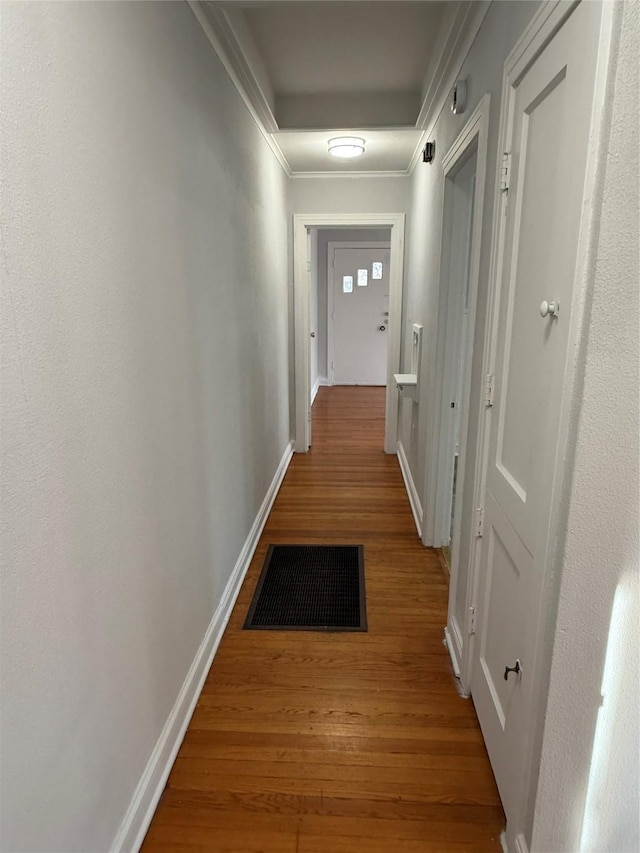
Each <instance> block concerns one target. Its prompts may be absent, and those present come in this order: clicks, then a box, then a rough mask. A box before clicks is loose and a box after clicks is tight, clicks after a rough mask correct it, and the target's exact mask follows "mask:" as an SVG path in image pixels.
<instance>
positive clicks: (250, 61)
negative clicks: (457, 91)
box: [187, 0, 492, 179]
mask: <svg viewBox="0 0 640 853" xmlns="http://www.w3.org/2000/svg"><path fill="white" fill-rule="evenodd" d="M227 2H228V0H227ZM239 2H244V0H239ZM254 2H255V0H254ZM329 2H330V0H329ZM187 3H188V4H189V6H190V8H191V10H192V12H193V14H194V16H195V18H196V20H197V21H198V23H199V24H200V26H201V27H202V30H203V31H204V33H205V35H206V36H207V39H208V40H209V42H210V44H211V46H212V47H213V49H214V50H215V52H216V54H217V56H218V58H219V59H220V61H221V62H222V64H223V66H224V68H225V70H226V72H227V74H228V75H229V77H230V79H231V81H232V82H233V84H234V86H235V87H236V89H237V90H238V93H239V94H240V96H241V98H242V100H243V101H244V104H245V106H246V107H247V109H248V110H249V113H250V114H251V117H252V118H253V120H254V122H255V123H256V125H257V127H258V129H259V130H260V132H261V133H262V135H263V137H264V139H265V141H266V143H267V144H268V145H269V147H270V148H271V150H272V151H273V153H274V155H275V157H276V158H277V160H278V162H279V164H280V165H281V167H282V169H283V170H284V172H285V174H286V175H287V176H288V177H293V178H297V179H299V178H312V179H316V178H350V179H353V178H371V177H382V178H388V177H394V178H398V177H407V176H408V175H411V174H412V173H413V170H414V169H415V167H416V165H417V163H418V162H419V159H420V154H421V151H422V149H423V147H424V143H425V140H426V139H428V137H429V134H430V133H431V132H432V131H433V126H434V125H435V122H436V121H437V118H438V116H439V114H440V112H441V111H442V108H443V107H444V105H445V103H446V101H447V98H448V95H449V92H450V91H451V89H452V88H453V85H454V83H455V80H456V78H457V76H458V74H459V71H460V68H461V67H462V65H463V63H464V61H465V59H466V57H467V55H468V53H469V50H470V49H471V46H472V44H473V42H474V40H475V38H476V35H477V33H478V30H479V29H480V27H481V26H482V23H483V21H484V19H485V17H486V14H487V12H488V10H489V7H490V6H491V3H492V0H466V2H463V3H460V4H455V6H454V5H453V4H452V10H453V11H452V12H451V15H450V20H449V22H448V26H447V30H446V36H445V37H444V38H442V39H441V40H440V44H441V45H442V46H441V49H440V51H439V52H438V54H437V56H436V57H435V58H434V61H433V62H432V63H431V66H430V68H429V73H428V83H427V85H426V88H425V92H424V96H423V98H422V102H421V107H420V112H419V115H418V119H417V121H416V124H415V126H414V127H415V128H416V129H417V130H422V131H423V132H422V133H421V134H420V138H419V140H418V142H417V145H416V147H415V150H414V151H413V153H412V155H411V157H410V158H409V161H408V164H407V168H406V169H401V170H392V171H364V170H363V171H350V172H345V171H339V172H338V171H318V172H311V171H309V172H302V171H295V172H294V171H293V170H292V168H291V166H290V164H289V161H288V160H287V158H286V156H285V155H284V153H283V151H282V149H281V148H280V146H279V145H278V142H277V139H276V137H275V136H274V134H275V133H279V132H281V131H280V128H279V127H278V123H277V121H276V118H275V115H274V112H273V109H272V104H273V101H274V96H273V92H271V91H265V89H268V88H269V86H268V81H267V80H264V81H263V82H262V84H261V80H260V78H261V76H262V77H264V76H265V75H264V74H261V73H260V72H261V70H262V69H257V67H256V64H258V65H261V62H260V58H259V54H258V51H257V48H256V46H255V44H253V40H252V37H251V34H250V32H249V31H248V29H247V28H246V27H244V25H243V20H244V19H243V18H242V12H241V9H240V8H238V9H231V10H230V9H225V8H222V7H221V6H219V5H217V4H216V3H212V2H208V0H187ZM250 42H251V43H250ZM402 129H406V128H402ZM305 130H306V129H305ZM319 130H326V128H319ZM369 130H371V129H370V128H369ZM380 130H391V128H380ZM283 132H286V131H283ZM292 132H293V129H292ZM295 132H299V131H298V130H296V131H295Z"/></svg>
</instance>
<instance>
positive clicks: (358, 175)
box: [290, 169, 409, 179]
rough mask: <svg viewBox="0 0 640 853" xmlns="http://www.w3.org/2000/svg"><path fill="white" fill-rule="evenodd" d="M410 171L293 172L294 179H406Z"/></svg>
mask: <svg viewBox="0 0 640 853" xmlns="http://www.w3.org/2000/svg"><path fill="white" fill-rule="evenodd" d="M408 176H409V170H408V169H403V170H400V171H395V172H391V171H390V172H380V171H378V172H365V171H362V172H292V173H291V175H290V177H292V178H297V179H300V178H351V179H353V178H406V177H408Z"/></svg>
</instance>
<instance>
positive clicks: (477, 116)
mask: <svg viewBox="0 0 640 853" xmlns="http://www.w3.org/2000/svg"><path fill="white" fill-rule="evenodd" d="M489 107H490V97H489V95H488V94H486V95H484V97H483V98H482V99H481V101H480V103H479V104H478V106H477V107H476V109H475V110H474V111H473V113H472V114H471V116H470V118H469V120H468V121H467V123H466V124H465V126H464V128H463V129H462V131H461V132H460V133H459V134H458V136H457V137H456V139H455V141H454V142H453V144H452V145H451V147H450V148H449V150H448V151H447V153H446V154H445V156H444V158H443V160H442V180H443V181H444V183H445V186H446V181H447V179H448V178H449V176H450V175H452V173H453V172H454V171H455V170H456V168H457V166H458V164H459V163H460V162H461V161H462V160H463V159H464V158H465V157H466V156H467V152H468V151H469V149H470V148H471V147H472V146H474V145H475V146H476V147H477V153H476V184H475V192H474V198H473V207H474V213H473V230H472V234H471V255H470V264H469V313H468V331H469V341H468V345H467V351H466V358H465V364H464V365H463V371H464V387H463V394H462V400H461V401H460V404H461V410H462V422H461V429H460V457H459V461H458V488H457V490H458V493H459V498H458V504H459V505H460V503H461V499H462V494H463V488H464V469H465V462H466V457H467V447H466V445H467V436H468V432H469V401H470V397H471V370H472V364H473V341H474V331H475V324H476V305H477V296H478V287H479V281H480V258H481V251H482V227H483V208H484V195H485V183H486V174H487V148H488V136H489ZM442 196H443V208H442V216H441V220H442V222H443V224H444V218H445V211H444V205H445V203H446V200H447V193H446V191H445V192H443V194H442ZM445 236H446V235H445ZM449 251H450V246H449V243H448V241H447V240H446V239H445V240H443V242H442V247H441V255H440V270H439V275H438V277H439V285H438V309H437V323H436V336H435V363H436V366H437V367H436V389H435V394H434V403H435V405H434V407H433V413H432V420H431V428H430V429H429V431H428V435H429V436H430V442H429V443H428V446H427V458H428V459H429V464H428V465H427V470H426V472H425V483H424V501H425V526H424V530H423V541H424V542H425V544H428V545H433V546H434V547H436V548H439V547H441V546H442V545H443V544H445V543H444V542H442V541H440V531H439V526H440V525H439V524H438V519H439V518H440V517H441V516H442V503H443V496H442V494H441V490H440V489H439V488H438V483H439V480H440V479H441V473H442V470H443V468H444V467H445V465H446V464H448V461H445V460H444V458H443V453H444V448H443V438H444V436H443V429H442V415H443V409H444V405H445V402H444V399H443V394H444V392H445V382H444V371H445V370H446V368H447V365H446V364H445V348H446V319H447V318H446V313H447V311H446V301H445V299H443V295H444V293H445V292H446V291H447V290H448V274H449V270H448V267H446V265H445V264H444V263H443V261H444V260H445V259H446V256H448V254H449ZM454 533H455V531H454ZM458 550H459V531H458V536H457V537H456V536H454V538H453V540H452V543H451V552H452V555H453V553H454V551H455V552H457V551H458ZM456 568H457V567H456ZM452 569H453V565H452ZM452 576H453V572H452ZM452 587H455V583H454V584H452Z"/></svg>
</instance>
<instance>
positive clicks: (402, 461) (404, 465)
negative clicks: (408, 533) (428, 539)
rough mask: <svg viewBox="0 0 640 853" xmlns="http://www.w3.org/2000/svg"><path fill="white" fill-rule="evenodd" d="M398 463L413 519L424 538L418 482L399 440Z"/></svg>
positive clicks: (419, 534)
mask: <svg viewBox="0 0 640 853" xmlns="http://www.w3.org/2000/svg"><path fill="white" fill-rule="evenodd" d="M398 463H399V465H400V471H401V472H402V479H403V480H404V485H405V488H406V490H407V495H408V496H409V504H410V505H411V512H412V513H413V520H414V521H415V523H416V528H417V530H418V536H420V537H421V538H422V520H423V515H422V505H421V503H420V498H419V497H418V490H417V489H416V484H415V483H414V482H413V477H412V476H411V469H410V468H409V462H408V461H407V454H406V453H405V452H404V447H403V446H402V442H401V441H399V442H398Z"/></svg>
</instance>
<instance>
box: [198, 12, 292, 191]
mask: <svg viewBox="0 0 640 853" xmlns="http://www.w3.org/2000/svg"><path fill="white" fill-rule="evenodd" d="M187 3H188V4H189V7H190V9H191V11H192V12H193V14H194V16H195V18H196V20H197V22H198V23H199V24H200V26H201V27H202V30H203V32H204V34H205V35H206V37H207V39H208V40H209V43H210V44H211V47H212V48H213V49H214V50H215V52H216V54H217V56H218V58H219V59H220V62H222V65H223V66H224V69H225V71H226V72H227V74H228V75H229V77H230V79H231V82H232V83H233V84H234V86H235V87H236V89H237V90H238V94H239V95H240V97H241V98H242V100H243V101H244V104H245V106H246V108H247V109H248V110H249V113H250V114H251V117H252V118H253V120H254V122H255V123H256V125H257V127H258V130H259V131H260V132H261V133H262V135H263V137H264V139H265V141H266V143H267V145H268V146H269V148H271V150H272V151H273V153H274V154H275V156H276V159H277V160H278V163H280V165H281V166H282V168H283V170H284V172H285V174H286V175H287V177H291V174H292V173H291V168H290V166H289V163H288V162H287V159H286V157H285V156H284V154H283V153H282V151H281V150H280V146H279V145H278V143H277V142H276V140H275V139H274V137H273V136H272V134H271V133H270V132H269V131H268V130H267V128H266V126H265V123H264V120H263V118H262V116H261V115H260V112H259V111H258V109H256V106H255V104H254V102H253V100H252V98H251V97H250V94H249V92H248V91H247V89H246V88H245V85H244V83H243V79H242V76H243V74H244V71H243V63H246V67H247V68H249V69H250V66H249V64H248V61H247V59H246V57H245V56H244V53H243V51H242V50H241V49H240V48H239V46H238V52H237V53H236V51H235V50H234V51H233V52H232V55H230V53H229V52H228V50H227V49H226V48H225V41H226V39H227V35H228V34H230V33H233V28H232V27H231V25H230V24H229V25H228V26H229V28H228V29H227V27H226V26H218V24H219V16H218V15H216V16H215V18H216V21H215V23H214V21H213V20H212V19H211V17H210V14H208V13H207V12H205V10H204V6H203V4H202V3H201V2H200V0H187ZM208 8H209V10H211V8H212V7H208ZM216 11H217V10H216ZM225 20H226V19H225ZM234 38H235V36H234ZM241 57H242V59H241ZM251 79H252V81H253V82H252V85H251V90H252V92H253V91H259V92H260V95H261V97H262V98H264V97H265V96H264V93H263V92H262V89H261V87H260V86H259V84H258V81H257V80H256V78H255V75H254V74H253V72H252V71H251ZM254 84H255V85H254ZM264 104H266V106H267V108H268V110H269V112H271V108H270V107H269V105H268V102H267V101H266V99H265V100H264ZM261 111H262V110H261ZM271 115H272V117H273V114H272V113H271ZM273 121H274V122H275V118H274V119H273ZM276 128H277V125H276Z"/></svg>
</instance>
